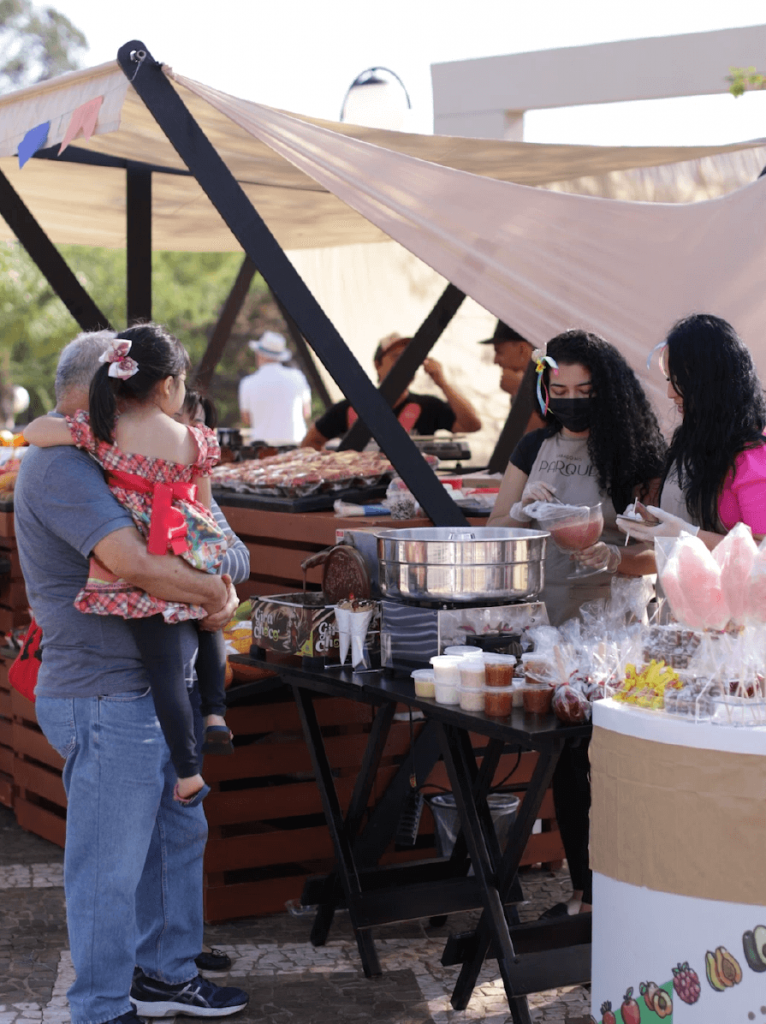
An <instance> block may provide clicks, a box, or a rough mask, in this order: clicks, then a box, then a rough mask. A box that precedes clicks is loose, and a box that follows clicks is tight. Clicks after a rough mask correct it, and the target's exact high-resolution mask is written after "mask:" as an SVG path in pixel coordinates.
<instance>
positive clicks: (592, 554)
mask: <svg viewBox="0 0 766 1024" xmlns="http://www.w3.org/2000/svg"><path fill="white" fill-rule="evenodd" d="M572 557H573V558H574V559H576V561H578V562H580V564H581V565H587V566H589V567H590V568H591V569H606V571H607V572H609V573H615V572H617V570H618V569H619V567H620V562H621V561H622V552H621V551H620V549H619V548H618V547H617V545H616V544H605V543H604V541H602V540H599V541H596V543H595V544H591V546H590V547H589V548H584V549H583V550H582V551H575V552H574V554H573V555H572Z"/></svg>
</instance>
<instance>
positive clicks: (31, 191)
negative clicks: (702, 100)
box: [0, 61, 766, 333]
mask: <svg viewBox="0 0 766 1024" xmlns="http://www.w3.org/2000/svg"><path fill="white" fill-rule="evenodd" d="M166 71H167V73H168V75H169V77H170V79H171V80H172V81H173V83H174V86H175V88H176V89H177V90H178V92H179V93H180V95H181V98H182V99H183V101H184V102H185V103H186V105H187V106H188V107H189V109H190V111H191V113H192V114H193V116H194V117H195V119H196V120H197V121H198V123H199V124H200V125H201V127H202V129H203V130H204V132H205V133H206V135H207V136H208V138H209V139H210V141H211V142H212V144H213V145H214V146H215V148H216V150H217V151H218V153H219V154H220V155H221V157H222V159H223V160H224V162H225V163H226V165H227V166H228V168H229V169H230V170H231V172H232V173H233V175H234V177H235V178H236V179H237V181H239V182H240V184H241V185H242V187H243V188H244V190H245V192H246V193H247V195H248V196H249V198H250V200H251V201H252V203H253V205H254V206H255V208H256V209H257V210H258V212H259V213H260V214H261V216H262V217H263V218H264V220H265V221H266V223H267V224H268V226H269V228H270V229H271V231H272V232H273V233H274V235H275V236H276V238H277V240H278V241H279V243H280V244H281V245H282V247H283V248H285V249H287V250H294V249H303V248H315V247H326V246H331V245H352V244H356V243H360V242H373V241H375V242H380V241H384V240H385V239H386V236H385V234H384V233H383V232H382V231H381V230H380V229H379V227H376V226H375V225H374V224H373V223H371V222H370V221H369V220H367V219H366V218H365V217H363V216H361V215H360V214H359V213H357V212H355V211H354V210H353V209H351V208H349V206H348V205H346V204H345V202H344V201H343V200H342V199H341V198H338V197H337V196H336V195H334V194H333V192H332V191H331V190H329V189H328V188H327V187H326V186H325V185H324V184H322V183H321V182H319V181H318V180H317V179H316V178H315V177H314V176H313V175H312V174H311V173H310V172H307V171H306V170H304V169H299V168H298V167H296V165H295V164H294V163H292V162H290V161H289V160H286V159H285V158H284V157H283V156H282V155H280V154H278V153H276V152H275V151H274V150H273V149H272V148H271V147H270V145H268V144H266V143H264V142H263V140H262V139H260V138H258V137H257V134H254V133H252V132H251V131H250V130H249V128H247V127H243V126H242V124H241V119H240V118H234V119H233V118H232V117H231V116H230V114H229V113H225V112H224V111H223V105H224V104H226V105H229V106H230V107H231V108H232V109H233V108H235V107H236V108H237V109H239V110H240V111H241V112H242V117H245V116H246V117H254V118H256V119H257V118H259V117H261V116H263V117H266V118H268V116H269V108H266V107H259V106H258V105H257V104H250V103H247V102H246V101H244V100H237V99H235V98H234V97H227V96H225V94H222V93H219V92H217V91H216V90H212V89H207V88H206V87H205V86H202V85H199V84H198V83H195V82H192V81H191V80H189V79H184V78H180V77H177V76H174V75H173V74H172V72H171V71H170V69H167V68H166ZM137 74H141V69H140V66H139V65H137ZM97 96H103V97H104V102H103V104H102V107H101V110H100V112H99V117H98V123H97V127H96V133H95V134H94V135H93V136H92V138H91V139H90V141H88V142H86V141H84V140H83V139H82V138H79V139H76V140H75V141H74V143H73V145H75V146H77V147H78V148H79V149H86V150H89V151H92V152H94V153H102V154H104V155H106V156H112V157H118V158H121V159H126V160H138V161H142V162H145V163H149V164H154V165H158V166H162V167H168V168H173V169H175V170H182V171H183V170H185V167H184V165H183V163H182V161H181V160H180V158H179V157H178V155H177V153H176V152H175V150H174V149H173V147H172V146H171V145H170V143H169V142H168V140H167V139H166V137H165V135H164V134H163V132H162V131H161V129H160V128H159V126H158V125H157V123H156V122H155V120H154V118H153V117H152V115H151V114H150V113H149V111H148V110H147V109H146V107H145V106H144V104H143V102H142V101H141V100H140V98H139V97H138V95H137V94H136V93H135V91H134V89H133V88H132V87H131V86H130V85H129V83H128V80H127V78H126V77H125V75H124V74H123V72H122V70H121V69H120V67H119V65H118V64H117V62H116V61H114V62H109V63H107V64H103V65H101V66H99V67H96V68H92V69H89V70H85V71H76V72H71V73H69V74H67V75H61V76H60V77H58V78H55V79H52V80H51V81H48V82H43V83H40V84H39V85H35V86H32V87H30V88H28V89H23V90H20V91H18V92H15V93H11V94H9V95H7V96H3V97H0V169H2V171H3V173H4V174H5V175H6V176H7V177H8V178H9V180H10V181H11V183H12V184H13V185H14V187H15V188H16V189H17V191H18V192H19V194H20V195H21V196H22V198H23V199H24V201H25V203H26V204H27V205H28V206H29V208H30V209H31V211H32V213H33V214H34V215H35V216H36V218H37V219H38V220H39V222H40V224H41V225H42V227H43V228H44V230H45V231H46V232H47V233H48V235H49V236H50V238H51V239H52V240H53V241H54V242H56V243H62V242H71V243H76V244H81V245H98V246H108V247H110V248H122V247H124V245H125V174H124V171H122V170H120V169H108V168H101V167H92V166H83V165H79V164H73V163H65V162H60V161H47V160H34V159H33V160H30V161H29V162H28V163H27V164H25V166H24V167H23V168H22V169H21V170H19V167H18V163H17V160H16V158H15V155H14V154H15V153H16V151H17V148H18V145H19V142H20V141H21V140H22V139H23V138H24V135H25V134H26V132H27V131H29V129H30V128H33V127H35V126H36V125H38V124H41V123H44V122H46V121H49V122H50V129H49V132H48V139H47V143H46V144H47V146H53V145H56V144H58V143H60V142H61V141H62V140H63V138H64V134H65V132H66V128H67V126H68V124H69V119H70V117H71V115H72V113H73V112H74V111H75V110H76V109H77V108H78V107H80V106H81V105H82V104H84V103H86V102H88V101H89V100H91V99H94V98H95V97H97ZM214 97H215V98H217V99H216V101H215V102H214ZM274 114H275V115H278V116H280V117H281V118H283V121H282V124H283V125H285V126H286V125H290V126H291V129H290V130H291V132H293V133H294V134H296V136H297V135H300V133H301V132H302V131H303V130H304V129H305V130H306V131H307V132H311V131H312V130H313V129H316V128H318V129H322V130H323V131H326V132H328V133H329V134H328V136H326V137H327V138H331V139H337V141H338V142H339V143H343V141H344V140H351V141H353V140H358V141H360V142H364V143H367V144H368V145H369V146H373V147H375V151H376V152H378V151H380V152H381V153H382V154H383V155H385V154H388V153H390V154H391V155H392V156H398V155H402V156H405V155H406V156H409V157H414V158H417V159H418V160H422V161H428V162H429V163H433V164H437V165H443V166H445V167H452V168H455V169H457V170H461V171H466V172H469V173H471V174H477V175H481V176H484V177H489V178H496V179H498V180H503V181H513V182H516V183H518V184H522V185H530V186H541V185H542V186H546V187H555V188H557V189H560V190H575V191H584V192H587V193H589V194H597V195H609V196H613V197H617V198H626V199H651V200H655V199H658V198H661V199H664V200H666V201H671V202H675V201H677V200H681V201H691V200H699V199H702V198H705V197H708V196H710V195H719V194H721V193H723V192H727V191H730V190H731V189H733V188H737V187H739V185H741V184H742V183H743V182H745V181H750V180H752V179H753V178H754V177H755V176H756V175H757V174H758V172H759V171H760V169H761V167H762V166H763V165H764V163H766V142H764V141H763V140H761V141H760V142H748V143H741V144H738V145H734V146H718V147H612V146H605V147H599V146H558V145H534V144H530V143H514V142H502V141H496V140H484V139H458V138H449V137H445V136H427V135H407V134H403V133H399V132H387V131H381V130H377V129H370V128H362V127H358V126H353V125H342V124H331V123H329V122H322V121H316V120H312V119H309V118H304V117H298V116H296V115H286V114H279V112H274ZM671 166H672V171H671V170H670V168H671ZM636 169H640V170H641V173H637V171H636ZM350 170H351V173H353V168H351V169H350ZM152 207H153V210H152V212H153V223H152V244H153V246H154V248H155V249H168V250H178V251H233V250H238V249H239V246H238V244H237V242H236V240H235V239H234V238H233V237H232V235H231V233H230V232H229V230H228V228H227V227H226V226H225V224H224V223H223V222H222V221H221V219H220V217H219V216H218V214H217V212H216V211H215V209H214V208H213V206H212V205H211V203H210V201H209V200H208V198H207V196H205V195H204V193H203V192H202V190H201V189H200V187H199V185H198V184H197V182H196V180H195V179H194V178H193V177H190V176H188V177H183V176H178V175H168V174H156V175H154V176H153V180H152ZM10 237H12V236H11V233H10V229H9V228H8V227H7V225H5V223H4V222H3V221H2V220H1V219H0V238H10ZM384 333H385V332H384Z"/></svg>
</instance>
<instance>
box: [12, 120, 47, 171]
mask: <svg viewBox="0 0 766 1024" xmlns="http://www.w3.org/2000/svg"><path fill="white" fill-rule="evenodd" d="M50 126H51V123H50V121H45V122H43V124H38V125H36V126H35V127H34V128H30V129H29V131H28V132H27V134H26V135H25V136H24V138H23V139H22V140H21V142H20V143H19V149H18V154H19V168H22V167H23V166H24V164H25V163H26V162H27V160H29V158H30V157H32V156H34V154H35V153H36V152H37V151H38V149H41V148H42V147H43V146H44V145H45V140H46V139H47V138H48V130H49V129H50Z"/></svg>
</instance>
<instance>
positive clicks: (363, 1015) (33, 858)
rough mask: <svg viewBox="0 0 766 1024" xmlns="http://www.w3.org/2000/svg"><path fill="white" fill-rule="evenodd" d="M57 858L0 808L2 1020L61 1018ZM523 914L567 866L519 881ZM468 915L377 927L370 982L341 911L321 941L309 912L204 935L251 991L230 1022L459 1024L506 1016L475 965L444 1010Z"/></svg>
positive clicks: (63, 971) (570, 997) (561, 893)
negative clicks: (468, 987) (471, 981)
mask: <svg viewBox="0 0 766 1024" xmlns="http://www.w3.org/2000/svg"><path fill="white" fill-rule="evenodd" d="M62 867H63V853H62V851H61V850H59V849H58V847H56V846H53V845H51V844H50V843H47V842H46V841H45V840H43V839H39V838H37V837H36V836H33V835H30V834H29V833H27V832H24V831H23V830H22V829H21V828H19V826H18V825H17V824H16V820H15V818H14V816H13V814H11V812H9V811H8V810H6V809H5V808H3V807H0V1024H69V1012H68V1008H67V1002H66V990H67V988H68V987H69V985H70V984H71V980H72V963H71V960H70V957H69V951H68V942H67V934H66V924H65V908H64V890H63V887H62V885H63V882H62ZM523 885H524V891H525V894H526V895H527V897H528V899H529V902H528V904H526V905H525V906H524V907H523V908H522V917H523V919H525V920H531V919H534V918H536V917H537V916H538V914H539V913H540V911H541V910H542V909H544V908H545V907H546V906H550V905H551V904H552V903H556V902H558V901H559V900H560V899H562V897H563V898H566V896H567V879H566V873H565V872H559V873H558V874H557V875H551V874H550V873H547V872H540V871H532V872H528V873H526V874H525V875H524V877H523ZM474 920H475V915H474V916H470V915H466V914H463V915H452V916H451V917H450V918H449V920H448V921H447V924H446V925H445V926H444V927H443V928H433V927H432V926H431V925H430V924H429V922H428V921H420V922H413V923H410V924H408V925H403V926H395V927H394V926H391V927H387V928H380V929H378V930H376V932H375V936H376V947H377V949H378V952H379V956H380V961H381V965H382V967H383V971H384V973H383V976H382V977H381V978H377V979H374V980H368V979H366V978H365V977H364V974H363V973H362V970H361V966H360V964H359V960H358V956H357V951H356V944H355V943H354V941H353V937H352V934H351V929H350V927H349V924H348V919H347V916H346V915H345V914H339V915H337V916H336V920H335V922H334V923H333V928H332V931H331V933H330V941H329V942H328V943H327V945H326V946H324V947H322V948H319V949H314V948H313V947H312V945H311V943H310V942H309V931H310V928H311V919H310V918H307V917H294V916H291V915H289V914H287V913H285V914H279V915H275V916H272V917H267V918H247V919H245V920H240V921H233V922H230V923H228V924H218V925H214V926H212V927H210V928H209V929H208V930H207V932H206V938H207V941H208V942H209V943H210V944H212V945H214V946H217V947H219V948H220V949H223V950H225V951H226V952H227V953H229V954H230V955H231V958H232V961H233V964H232V969H231V971H229V972H228V974H224V975H219V976H215V980H216V981H217V982H218V983H219V984H234V985H238V986H240V987H241V988H243V989H245V990H246V991H247V992H249V993H250V1005H249V1006H248V1008H247V1010H246V1011H245V1012H243V1013H242V1014H240V1015H239V1016H238V1017H236V1018H234V1019H235V1020H237V1021H238V1024H339V1022H343V1024H356V1022H365V1024H462V1022H464V1021H472V1020H484V1021H487V1022H489V1024H506V1022H508V1021H510V1020H511V1017H510V1014H509V1012H508V1005H507V1002H506V1000H505V993H504V990H503V986H502V982H501V981H500V977H499V974H498V972H497V970H496V967H495V965H494V964H493V963H492V962H490V963H489V964H488V965H487V966H486V967H485V968H484V970H483V972H482V974H481V976H480V978H479V985H478V987H477V989H476V990H475V992H474V994H473V997H472V999H471V1002H470V1004H469V1006H468V1009H467V1010H465V1011H464V1012H457V1011H455V1010H453V1009H452V1007H451V1006H450V1002H449V995H450V992H451V990H452V986H453V984H454V981H455V978H456V976H457V972H458V968H456V967H442V966H441V964H440V963H439V959H440V957H441V953H442V949H443V947H444V941H445V938H446V936H447V934H449V933H450V932H461V931H465V930H467V929H468V928H470V927H471V925H472V923H473V921H474ZM530 1004H531V1005H532V1007H533V1014H532V1016H533V1020H535V1021H539V1022H546V1024H549V1022H550V1024H563V1022H567V1024H576V1022H577V1024H579V1022H582V1024H585V1022H587V1020H588V1014H589V995H588V992H586V991H585V990H584V989H582V988H572V989H561V990H558V991H554V992H546V993H541V994H539V995H537V996H533V997H531V998H530Z"/></svg>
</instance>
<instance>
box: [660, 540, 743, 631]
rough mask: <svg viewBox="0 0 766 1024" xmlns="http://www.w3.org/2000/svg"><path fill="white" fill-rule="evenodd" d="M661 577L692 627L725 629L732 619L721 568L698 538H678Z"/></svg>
mask: <svg viewBox="0 0 766 1024" xmlns="http://www.w3.org/2000/svg"><path fill="white" fill-rule="evenodd" d="M661 580H662V586H663V588H664V590H665V593H666V594H667V596H668V600H669V601H670V606H671V608H672V609H673V614H674V615H675V616H676V618H677V619H678V620H679V622H682V623H683V624H684V625H686V626H689V627H690V628H691V629H702V628H708V629H723V628H724V626H725V625H726V623H727V622H728V621H729V619H730V617H731V616H730V614H729V606H728V604H727V603H726V600H725V598H724V595H723V588H722V585H721V570H720V567H719V566H718V563H717V562H716V560H715V559H714V558H713V556H712V554H711V553H710V552H709V551H708V549H707V548H706V547H705V545H704V544H703V543H702V541H701V540H699V538H698V537H690V536H688V535H682V536H681V537H680V538H679V539H678V541H676V544H675V547H674V548H673V554H672V556H671V558H670V559H669V561H668V563H667V565H666V566H665V570H664V572H663V573H662V576H661Z"/></svg>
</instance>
